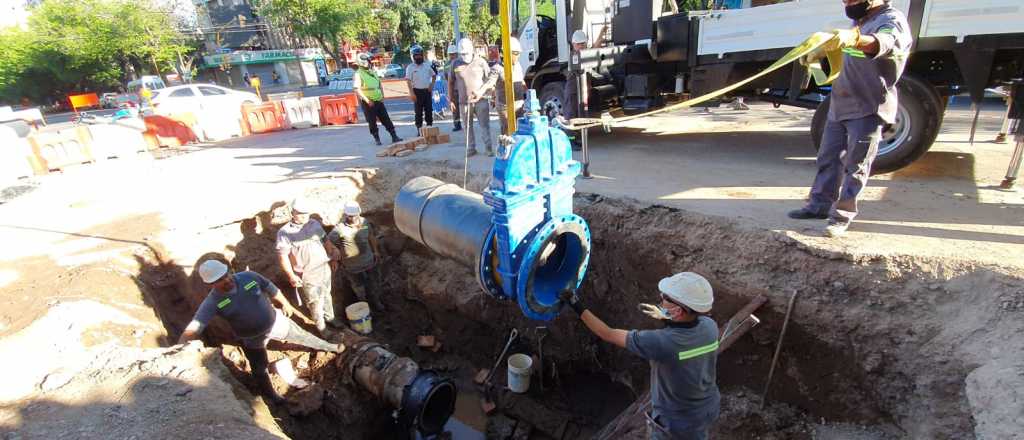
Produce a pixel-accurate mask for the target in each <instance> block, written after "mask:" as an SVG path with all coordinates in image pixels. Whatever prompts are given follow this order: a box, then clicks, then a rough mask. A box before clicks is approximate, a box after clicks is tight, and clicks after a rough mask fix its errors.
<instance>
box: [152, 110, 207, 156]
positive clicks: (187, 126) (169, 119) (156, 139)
mask: <svg viewBox="0 0 1024 440" xmlns="http://www.w3.org/2000/svg"><path fill="white" fill-rule="evenodd" d="M145 121H146V132H145V133H144V134H143V136H144V137H145V138H146V143H147V144H148V145H149V148H150V149H153V148H156V147H180V146H182V145H185V144H187V143H189V142H192V141H195V140H197V137H196V133H195V130H193V129H192V127H194V126H195V124H196V116H195V115H194V114H192V113H187V112H186V113H175V114H172V115H167V116H164V115H153V116H146V118H145Z"/></svg>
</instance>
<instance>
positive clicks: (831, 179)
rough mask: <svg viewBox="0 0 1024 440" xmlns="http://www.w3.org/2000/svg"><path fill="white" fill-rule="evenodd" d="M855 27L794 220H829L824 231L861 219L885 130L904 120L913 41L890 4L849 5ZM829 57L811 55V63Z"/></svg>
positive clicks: (861, 1)
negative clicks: (901, 96) (902, 87)
mask: <svg viewBox="0 0 1024 440" xmlns="http://www.w3.org/2000/svg"><path fill="white" fill-rule="evenodd" d="M842 1H843V5H844V6H845V10H846V16H847V17H848V18H850V19H851V20H853V22H852V23H851V24H852V26H853V27H852V29H836V30H835V31H834V32H835V34H836V36H837V37H838V38H837V39H836V40H837V45H838V48H839V49H842V51H843V64H842V66H843V68H842V71H841V73H840V74H839V77H838V78H837V79H836V80H835V82H833V83H832V92H831V94H830V95H829V101H830V102H829V107H828V120H827V121H826V122H825V129H824V133H823V135H822V138H821V145H819V148H818V157H817V165H818V172H817V174H816V175H815V176H814V183H813V185H812V186H811V195H810V199H809V200H808V201H807V204H805V205H804V206H803V207H802V208H800V209H796V210H793V211H790V212H789V217H790V218H794V219H800V220H805V219H822V220H824V219H828V224H826V225H825V230H824V233H825V235H826V236H829V237H838V236H841V235H843V234H845V233H846V230H847V228H849V226H850V223H852V222H853V219H854V217H856V216H857V211H858V210H857V198H858V197H859V196H860V193H861V192H862V191H863V190H864V187H865V186H867V183H868V176H869V175H870V174H871V164H872V162H874V160H875V157H876V156H877V155H878V143H879V141H880V140H881V139H882V128H883V127H884V126H885V125H887V124H893V123H895V121H896V114H897V106H896V103H897V96H896V82H897V81H899V79H900V77H901V76H902V75H903V69H904V67H905V66H906V64H907V58H908V56H909V54H910V47H911V45H912V44H913V36H912V35H911V32H910V24H909V23H907V18H906V16H905V15H903V13H902V12H900V11H899V10H897V9H896V8H894V7H893V6H892V5H890V4H889V0H842ZM822 56H824V54H823V52H822V51H819V52H816V53H813V54H811V58H812V59H810V60H805V62H806V61H814V59H813V58H820V57H822Z"/></svg>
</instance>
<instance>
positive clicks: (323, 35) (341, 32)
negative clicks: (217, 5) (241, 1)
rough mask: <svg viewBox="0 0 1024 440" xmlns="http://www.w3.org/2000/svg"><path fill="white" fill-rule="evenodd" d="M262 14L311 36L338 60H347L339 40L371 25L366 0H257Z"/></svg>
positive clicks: (340, 61)
mask: <svg viewBox="0 0 1024 440" xmlns="http://www.w3.org/2000/svg"><path fill="white" fill-rule="evenodd" d="M255 5H256V7H257V10H258V11H259V13H260V14H261V15H263V16H264V17H269V18H270V19H271V20H273V21H275V22H278V23H282V24H286V25H288V26H289V27H290V28H291V30H292V32H294V33H295V35H297V36H299V37H308V38H312V39H313V40H314V41H316V42H317V45H319V46H320V49H321V50H323V51H324V52H326V53H328V54H330V55H331V57H333V58H334V59H335V61H337V62H339V63H344V64H347V63H348V59H346V58H345V57H344V54H343V53H342V50H341V48H342V42H344V41H354V40H356V38H358V37H359V35H360V33H362V32H363V31H364V30H366V29H372V28H374V25H375V24H376V23H374V20H373V18H374V16H373V13H372V9H373V7H372V4H371V3H370V0H258V1H257V2H255Z"/></svg>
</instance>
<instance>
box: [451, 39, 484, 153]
mask: <svg viewBox="0 0 1024 440" xmlns="http://www.w3.org/2000/svg"><path fill="white" fill-rule="evenodd" d="M458 51H459V58H458V59H457V60H455V63H454V64H453V67H454V68H453V69H452V72H453V75H452V78H451V80H450V81H449V84H448V85H449V87H448V90H453V89H456V90H458V91H459V100H458V105H457V106H455V105H453V107H452V110H455V109H456V108H457V109H458V110H459V111H461V112H462V113H463V118H462V119H463V120H464V121H466V156H474V155H476V153H477V151H476V137H475V136H474V135H475V130H474V128H473V118H474V117H475V118H476V120H477V129H479V131H480V135H481V137H483V141H484V146H485V147H486V151H487V153H488V155H494V141H493V140H492V139H491V123H490V122H491V121H490V119H491V106H490V104H489V103H488V102H487V100H486V99H481V98H482V96H474V97H471V96H470V93H471V92H472V91H474V90H479V89H480V86H482V85H483V84H484V82H485V81H487V76H488V75H489V74H490V72H491V69H490V67H488V66H487V60H486V59H485V58H484V57H482V56H480V55H478V54H477V53H476V48H475V47H474V46H473V40H470V39H469V38H463V39H461V40H459V45H458ZM474 98H475V99H474ZM453 104H454V101H453Z"/></svg>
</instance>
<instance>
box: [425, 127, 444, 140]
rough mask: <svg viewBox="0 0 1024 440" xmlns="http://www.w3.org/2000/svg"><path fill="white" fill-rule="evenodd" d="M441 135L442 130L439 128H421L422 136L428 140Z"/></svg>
mask: <svg viewBox="0 0 1024 440" xmlns="http://www.w3.org/2000/svg"><path fill="white" fill-rule="evenodd" d="M440 133H441V130H440V129H439V128H437V127H423V128H420V136H422V137H425V138H428V137H431V136H437V135H438V134H440Z"/></svg>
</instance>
